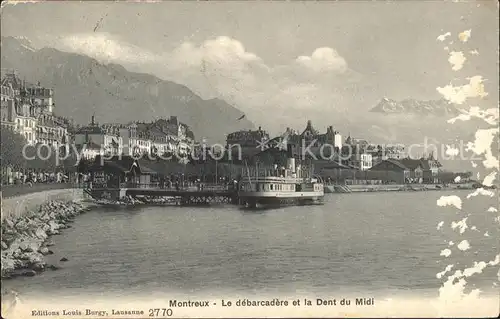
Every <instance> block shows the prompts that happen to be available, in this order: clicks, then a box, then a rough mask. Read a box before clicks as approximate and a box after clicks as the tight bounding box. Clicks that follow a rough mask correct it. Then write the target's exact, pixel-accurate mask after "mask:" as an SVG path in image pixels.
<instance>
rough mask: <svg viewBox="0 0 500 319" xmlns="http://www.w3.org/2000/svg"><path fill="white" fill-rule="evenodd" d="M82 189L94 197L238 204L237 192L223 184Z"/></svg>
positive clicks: (188, 204)
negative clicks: (168, 199) (183, 186)
mask: <svg viewBox="0 0 500 319" xmlns="http://www.w3.org/2000/svg"><path fill="white" fill-rule="evenodd" d="M84 191H85V192H86V193H87V194H88V195H90V196H91V197H92V198H94V199H110V200H120V199H122V198H124V197H132V198H135V199H139V198H149V199H161V198H174V199H175V201H176V202H177V203H178V204H179V205H183V206H207V205H213V204H238V192H237V191H236V190H235V189H232V188H229V187H228V186H225V185H203V187H198V188H197V187H189V188H187V187H185V188H179V189H176V188H160V187H120V188H109V187H84Z"/></svg>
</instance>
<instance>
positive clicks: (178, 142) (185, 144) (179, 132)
mask: <svg viewBox="0 0 500 319" xmlns="http://www.w3.org/2000/svg"><path fill="white" fill-rule="evenodd" d="M152 126H153V127H156V128H158V129H159V130H160V131H162V132H163V133H165V134H166V136H167V137H166V143H167V148H168V149H170V151H172V152H174V153H176V154H178V155H180V156H184V155H187V154H188V153H189V152H190V151H191V148H192V145H193V143H194V134H193V132H192V131H191V130H190V129H189V126H187V125H186V124H184V123H182V122H180V121H179V119H178V118H177V116H170V118H169V119H168V120H164V119H160V120H158V121H156V122H154V123H152Z"/></svg>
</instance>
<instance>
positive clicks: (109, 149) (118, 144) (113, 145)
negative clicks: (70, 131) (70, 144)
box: [74, 116, 123, 155]
mask: <svg viewBox="0 0 500 319" xmlns="http://www.w3.org/2000/svg"><path fill="white" fill-rule="evenodd" d="M74 141H75V145H76V146H77V147H79V148H83V146H84V145H86V146H90V145H92V148H93V149H94V151H92V152H91V153H89V154H106V155H110V154H112V155H118V154H122V151H123V149H122V148H123V142H122V138H121V136H120V135H119V130H118V128H117V127H114V126H109V125H108V126H104V127H102V126H99V124H98V123H96V122H95V117H94V116H92V119H91V122H90V124H89V125H87V126H83V127H81V128H79V129H78V130H77V131H76V133H75V137H74ZM96 146H98V147H99V148H100V151H99V152H96V151H95V148H96Z"/></svg>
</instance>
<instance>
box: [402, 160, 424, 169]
mask: <svg viewBox="0 0 500 319" xmlns="http://www.w3.org/2000/svg"><path fill="white" fill-rule="evenodd" d="M399 162H400V163H401V164H403V165H404V166H406V167H407V168H409V169H411V170H413V169H416V168H417V167H419V166H420V167H421V168H422V169H429V164H428V163H425V164H427V165H425V164H424V162H425V161H424V160H423V159H412V158H403V159H400V160H399Z"/></svg>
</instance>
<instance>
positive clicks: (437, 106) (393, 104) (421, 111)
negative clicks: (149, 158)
mask: <svg viewBox="0 0 500 319" xmlns="http://www.w3.org/2000/svg"><path fill="white" fill-rule="evenodd" d="M370 112H375V113H384V114H417V115H434V116H445V115H458V114H460V113H461V112H460V110H459V109H458V108H457V107H456V106H455V105H454V104H451V103H449V102H448V101H447V100H445V99H439V100H428V101H421V100H416V99H412V98H408V99H404V100H401V101H396V100H393V99H389V98H386V97H384V98H382V99H381V100H380V102H379V103H378V104H377V105H376V106H375V107H374V108H372V109H371V110H370Z"/></svg>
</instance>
